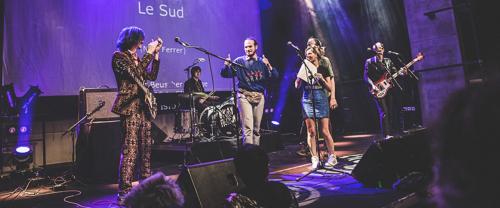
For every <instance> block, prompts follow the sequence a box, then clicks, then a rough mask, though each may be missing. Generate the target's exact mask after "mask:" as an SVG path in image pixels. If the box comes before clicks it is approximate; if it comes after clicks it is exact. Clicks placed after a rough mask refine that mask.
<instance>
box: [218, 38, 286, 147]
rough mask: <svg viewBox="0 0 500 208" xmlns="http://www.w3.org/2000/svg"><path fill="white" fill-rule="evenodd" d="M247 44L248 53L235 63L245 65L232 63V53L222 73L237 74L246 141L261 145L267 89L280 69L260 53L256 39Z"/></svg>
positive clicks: (246, 41) (224, 75)
mask: <svg viewBox="0 0 500 208" xmlns="http://www.w3.org/2000/svg"><path fill="white" fill-rule="evenodd" d="M243 46H244V50H245V55H244V56H240V57H238V58H236V59H235V60H234V61H233V62H235V63H237V64H240V65H242V66H244V68H243V67H238V66H235V65H231V63H230V61H231V58H230V57H229V56H228V58H227V60H228V61H226V62H224V65H225V67H224V68H223V69H222V71H221V75H222V77H225V78H231V77H233V76H236V78H238V84H237V85H238V101H237V102H238V109H239V114H240V119H241V125H242V128H243V141H244V142H245V143H250V144H255V145H259V141H260V132H259V131H260V122H261V120H262V113H263V111H264V90H265V89H266V84H267V82H268V81H269V80H270V79H273V78H277V77H278V70H277V69H275V68H273V67H272V66H271V63H269V60H268V59H267V58H266V57H265V56H264V55H262V57H258V56H257V48H258V44H257V40H255V38H252V37H249V38H247V39H245V42H244V43H243ZM233 68H234V71H233Z"/></svg>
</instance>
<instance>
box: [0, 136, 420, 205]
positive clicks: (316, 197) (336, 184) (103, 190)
mask: <svg viewBox="0 0 500 208" xmlns="http://www.w3.org/2000/svg"><path fill="white" fill-rule="evenodd" d="M281 136H282V137H283V135H281ZM284 137H286V138H289V140H287V141H283V148H282V149H281V150H274V151H270V152H269V153H268V154H269V158H270V171H271V172H270V176H269V178H270V180H274V181H281V182H283V183H284V184H286V185H287V186H288V187H289V188H290V189H291V190H292V191H294V193H295V195H296V197H297V200H298V202H299V205H300V207H332V206H335V207H340V208H342V207H346V208H347V207H348V208H357V207H360V208H361V207H412V206H416V205H417V204H418V203H422V201H423V199H422V198H421V197H420V196H418V195H416V194H415V193H413V192H401V191H396V190H393V189H389V188H369V187H365V186H364V185H363V184H361V183H360V182H358V181H357V180H356V179H355V178H353V177H352V176H351V175H350V173H351V171H352V170H353V169H354V168H355V166H356V164H357V163H358V161H359V160H360V159H361V158H362V156H363V153H364V152H365V151H366V149H367V148H368V147H369V146H370V145H371V144H372V143H373V142H375V141H377V140H378V139H380V138H379V137H380V135H375V134H359V135H349V136H343V137H337V138H335V140H336V149H337V154H338V156H339V164H337V165H336V166H335V169H334V170H326V169H325V170H319V171H317V172H314V173H312V174H310V175H309V176H307V177H305V178H303V179H302V180H301V181H298V182H297V181H296V179H297V178H298V177H300V176H302V175H303V174H306V173H307V172H309V171H310V163H309V161H308V160H307V159H306V158H305V157H302V156H299V155H298V154H297V151H298V150H299V149H300V145H299V144H298V143H297V139H296V138H293V137H296V136H295V135H293V134H287V135H284ZM161 146H163V147H162V148H163V149H169V150H170V151H168V152H167V153H165V154H172V155H175V154H179V152H177V151H180V152H182V150H183V149H182V146H179V145H178V144H162V145H161ZM165 146H170V147H169V148H166V147H165ZM155 148H157V149H158V148H160V145H159V146H157V147H153V149H155ZM175 148H178V149H175ZM179 148H180V149H179ZM176 152H177V153H176ZM181 154H182V153H181ZM162 157H169V155H162ZM174 157H175V156H174ZM179 159H181V160H180V161H179ZM173 160H175V159H173ZM162 161H165V160H159V158H153V168H154V169H155V171H162V172H164V173H165V174H166V175H169V176H170V177H172V178H175V179H176V178H177V177H178V176H179V174H180V167H182V157H181V158H178V159H177V161H176V162H180V163H176V162H162ZM171 161H172V160H171ZM69 168H70V167H69V166H66V167H54V168H52V169H50V168H47V170H44V171H41V173H45V174H48V175H50V179H49V178H47V177H45V176H43V174H42V177H38V178H32V179H28V180H26V181H25V182H24V183H22V184H18V186H16V187H13V188H11V189H9V190H2V192H1V193H0V202H1V203H2V204H3V205H2V207H75V206H77V205H75V204H71V203H72V202H74V203H78V204H80V205H81V206H84V207H118V206H117V205H116V204H115V202H116V190H117V185H116V184H92V185H88V184H85V183H84V182H82V181H80V180H73V179H72V178H71V177H69V176H68V175H64V174H69V173H70V172H71V170H70V169H69ZM44 177H45V178H44ZM30 181H31V182H30ZM65 182H67V183H66V184H63V183H65ZM2 183H3V184H8V183H9V182H6V181H2ZM136 183H137V182H135V183H134V184H136ZM55 184H62V185H55ZM10 185H12V181H10ZM1 187H6V186H4V185H2V186H1ZM65 200H66V201H68V202H65Z"/></svg>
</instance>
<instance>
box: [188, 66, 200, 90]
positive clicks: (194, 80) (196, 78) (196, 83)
mask: <svg viewBox="0 0 500 208" xmlns="http://www.w3.org/2000/svg"><path fill="white" fill-rule="evenodd" d="M200 77H201V68H200V67H199V66H194V67H193V68H191V78H190V79H188V80H187V81H186V82H184V93H192V92H205V88H204V87H203V83H202V82H201V80H200Z"/></svg>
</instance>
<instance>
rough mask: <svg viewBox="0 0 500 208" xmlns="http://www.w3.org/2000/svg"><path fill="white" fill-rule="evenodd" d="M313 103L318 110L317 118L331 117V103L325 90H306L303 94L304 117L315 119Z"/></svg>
mask: <svg viewBox="0 0 500 208" xmlns="http://www.w3.org/2000/svg"><path fill="white" fill-rule="evenodd" d="M313 101H314V107H315V108H316V118H328V117H329V116H330V107H329V103H330V102H329V100H328V95H327V94H326V91H325V90H324V89H313V90H308V89H305V90H304V92H303V93H302V116H303V117H304V118H314V116H313V112H314V110H313V109H314V108H313Z"/></svg>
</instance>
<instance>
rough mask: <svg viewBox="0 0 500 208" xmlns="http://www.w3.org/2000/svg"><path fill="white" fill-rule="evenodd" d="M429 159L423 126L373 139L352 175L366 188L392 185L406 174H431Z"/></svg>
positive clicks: (426, 132) (426, 135) (425, 131)
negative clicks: (398, 135)
mask: <svg viewBox="0 0 500 208" xmlns="http://www.w3.org/2000/svg"><path fill="white" fill-rule="evenodd" d="M431 160H432V158H431V153H430V145H429V134H428V131H427V130H425V129H424V130H420V131H415V132H413V133H411V134H409V135H405V136H402V137H394V138H391V139H386V140H379V141H376V142H374V143H373V144H372V145H371V146H370V147H369V148H368V149H367V150H366V152H365V154H364V155H363V157H362V158H361V160H360V161H359V163H358V164H357V165H356V167H355V168H354V170H353V171H352V175H353V177H354V178H355V179H357V180H358V181H360V182H361V183H362V184H363V185H365V186H367V187H384V188H392V187H393V185H394V184H395V182H397V181H399V180H400V179H402V178H404V177H406V176H409V175H410V174H414V173H419V174H423V175H429V174H431V173H432V163H431Z"/></svg>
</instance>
